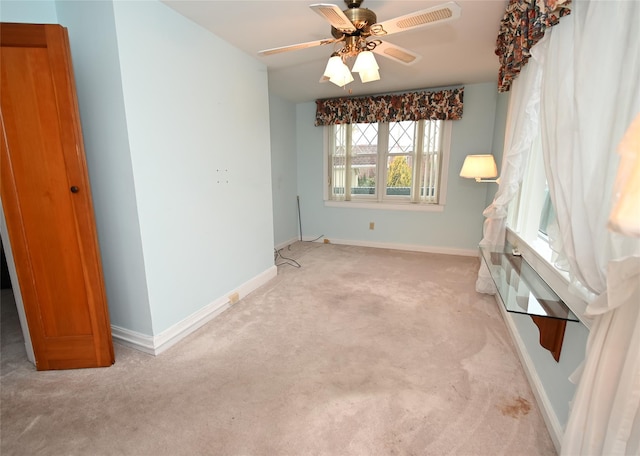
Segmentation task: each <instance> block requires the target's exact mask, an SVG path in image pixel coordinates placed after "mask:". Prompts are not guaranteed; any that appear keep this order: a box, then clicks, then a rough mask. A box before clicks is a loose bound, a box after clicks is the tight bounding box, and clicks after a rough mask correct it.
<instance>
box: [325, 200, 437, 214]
mask: <svg viewBox="0 0 640 456" xmlns="http://www.w3.org/2000/svg"><path fill="white" fill-rule="evenodd" d="M324 205H325V207H341V208H343V209H378V210H384V211H410V212H443V211H444V205H442V204H424V203H385V202H377V201H325V202H324Z"/></svg>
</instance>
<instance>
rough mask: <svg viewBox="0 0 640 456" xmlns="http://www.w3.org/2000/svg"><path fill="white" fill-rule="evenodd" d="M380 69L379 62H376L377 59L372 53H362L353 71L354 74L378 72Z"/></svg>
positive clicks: (357, 58)
mask: <svg viewBox="0 0 640 456" xmlns="http://www.w3.org/2000/svg"><path fill="white" fill-rule="evenodd" d="M379 68H380V67H379V66H378V62H376V58H375V56H374V55H373V52H371V51H362V52H361V53H360V54H358V57H356V61H355V63H354V64H353V68H352V69H351V71H353V72H354V73H360V72H361V71H372V70H377V69H379Z"/></svg>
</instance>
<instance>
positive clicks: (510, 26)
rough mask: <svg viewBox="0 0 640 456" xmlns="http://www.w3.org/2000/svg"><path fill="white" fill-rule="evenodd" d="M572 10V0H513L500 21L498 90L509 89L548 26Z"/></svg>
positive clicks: (497, 43) (497, 44) (497, 41)
mask: <svg viewBox="0 0 640 456" xmlns="http://www.w3.org/2000/svg"><path fill="white" fill-rule="evenodd" d="M570 13H571V0H510V2H509V5H508V6H507V11H506V12H505V14H504V17H503V19H502V21H501V22H500V30H499V32H498V38H497V40H496V54H497V55H498V59H499V61H500V70H499V73H498V92H506V91H508V90H509V89H510V88H511V82H512V81H513V80H514V79H515V78H516V76H518V74H519V73H520V70H521V69H522V68H523V67H524V66H525V65H526V64H527V61H528V60H529V57H531V48H532V47H533V45H534V44H536V43H537V42H538V41H540V39H542V37H543V36H544V32H545V31H546V29H547V28H549V27H552V26H554V25H556V24H557V23H558V22H560V18H561V17H563V16H567V15H568V14H570Z"/></svg>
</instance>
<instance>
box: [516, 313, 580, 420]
mask: <svg viewBox="0 0 640 456" xmlns="http://www.w3.org/2000/svg"><path fill="white" fill-rule="evenodd" d="M509 316H510V317H511V319H512V320H513V322H514V323H515V326H516V328H517V329H518V334H519V335H520V337H521V338H522V341H523V343H524V345H525V347H526V349H527V353H528V354H529V357H530V358H531V361H532V363H533V365H534V367H535V370H536V372H537V374H538V376H539V377H540V382H541V384H542V387H543V388H544V390H545V392H546V394H547V396H548V397H549V402H550V403H551V406H552V407H553V410H554V412H555V413H556V416H557V417H558V421H559V422H560V425H561V426H562V427H564V426H566V424H567V421H568V419H569V404H570V402H571V400H572V399H573V396H574V393H575V390H576V385H574V384H573V383H571V382H570V381H569V376H570V375H571V374H572V373H573V372H574V371H575V370H576V369H577V368H578V366H579V365H580V363H582V361H583V360H584V355H585V348H586V346H587V338H588V337H589V330H588V329H587V328H586V327H585V326H584V325H583V324H582V323H578V322H567V327H566V329H565V334H564V342H563V344H562V351H561V353H560V361H559V362H556V360H555V359H553V356H552V355H551V353H550V352H549V351H548V350H547V349H545V348H543V347H542V346H541V345H540V331H539V330H538V327H537V326H536V325H535V324H534V323H533V320H531V317H529V316H528V315H519V314H513V313H512V314H509Z"/></svg>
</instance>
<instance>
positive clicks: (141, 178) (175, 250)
mask: <svg viewBox="0 0 640 456" xmlns="http://www.w3.org/2000/svg"><path fill="white" fill-rule="evenodd" d="M113 7H114V16H115V25H116V35H117V40H118V49H119V55H120V67H121V74H122V89H123V94H124V106H125V112H126V118H127V125H128V131H129V147H130V150H131V161H132V166H133V176H134V183H135V191H136V199H137V207H138V217H139V220H140V231H141V237H142V250H143V254H144V264H145V269H146V277H147V286H148V290H149V302H150V306H151V316H152V321H153V332H154V334H158V333H160V332H162V331H164V330H165V329H167V328H169V327H170V326H171V325H173V324H175V323H176V322H179V321H181V320H183V319H185V318H186V317H188V316H190V315H191V314H193V313H194V312H196V311H198V310H199V309H201V308H203V307H204V306H206V305H207V304H210V303H211V302H213V301H214V300H216V299H218V298H220V297H223V296H225V295H226V294H227V293H229V292H231V291H233V290H234V289H236V288H237V287H239V286H240V285H242V284H244V283H245V282H247V281H249V280H251V279H253V278H254V277H256V276H258V275H259V274H261V273H263V272H265V271H266V270H267V269H269V268H270V267H272V266H273V218H272V217H273V216H272V201H271V167H270V147H269V145H270V137H269V100H268V87H267V70H266V67H265V66H264V65H263V64H261V63H260V62H258V61H257V60H255V59H253V58H251V57H250V56H248V55H247V54H245V53H243V52H240V51H239V50H237V49H235V48H233V47H232V46H231V45H229V44H228V43H226V42H225V41H223V40H221V39H219V38H217V37H216V36H214V35H212V34H211V33H210V32H208V31H206V30H205V29H203V28H201V27H200V26H198V25H196V24H195V23H193V22H191V21H190V20H188V19H186V18H185V17H183V16H181V15H179V14H177V13H176V12H175V11H173V10H172V9H170V8H169V7H167V6H166V5H164V4H162V3H160V2H156V1H148V2H140V1H117V2H114V3H113ZM220 62H224V68H225V69H226V70H227V71H220V69H221V63H220Z"/></svg>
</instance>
